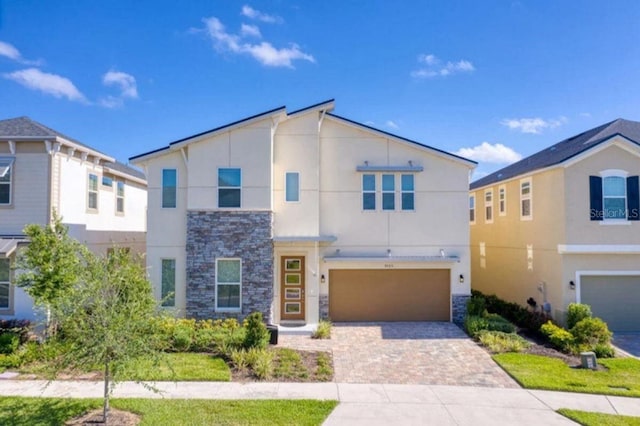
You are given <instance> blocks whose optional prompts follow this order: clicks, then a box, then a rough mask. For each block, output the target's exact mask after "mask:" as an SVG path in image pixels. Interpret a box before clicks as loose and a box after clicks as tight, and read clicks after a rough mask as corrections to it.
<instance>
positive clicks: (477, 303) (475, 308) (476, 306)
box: [467, 295, 487, 317]
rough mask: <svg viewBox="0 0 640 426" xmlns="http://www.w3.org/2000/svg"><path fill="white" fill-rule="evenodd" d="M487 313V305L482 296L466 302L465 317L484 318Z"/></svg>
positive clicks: (476, 296) (472, 297) (473, 297)
mask: <svg viewBox="0 0 640 426" xmlns="http://www.w3.org/2000/svg"><path fill="white" fill-rule="evenodd" d="M486 313H487V304H486V302H485V300H484V297H483V296H480V295H475V296H471V298H469V300H468V301H467V315H473V316H478V317H481V316H484V315H485V314H486Z"/></svg>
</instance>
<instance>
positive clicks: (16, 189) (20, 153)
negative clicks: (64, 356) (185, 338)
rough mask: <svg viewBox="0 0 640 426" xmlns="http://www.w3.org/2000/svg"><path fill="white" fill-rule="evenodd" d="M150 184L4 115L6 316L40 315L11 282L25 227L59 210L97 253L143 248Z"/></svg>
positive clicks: (0, 205)
mask: <svg viewBox="0 0 640 426" xmlns="http://www.w3.org/2000/svg"><path fill="white" fill-rule="evenodd" d="M146 186H147V183H146V180H145V177H144V174H142V173H141V172H140V171H138V170H136V169H133V168H131V167H128V166H126V165H124V164H121V163H117V162H116V161H115V160H114V159H113V158H112V157H109V156H108V155H105V154H103V153H101V152H98V151H96V150H95V149H93V148H90V147H88V146H87V145H84V144H82V143H80V142H78V141H76V140H74V139H71V138H69V137H67V136H64V135H62V134H61V133H58V132H57V131H55V130H52V129H50V128H48V127H46V126H43V125H42V124H40V123H38V122H35V121H33V120H31V119H29V118H27V117H20V118H13V119H8V120H0V318H9V317H16V318H26V319H34V318H35V317H36V313H35V312H34V310H33V304H32V301H31V299H30V298H29V297H28V296H27V295H26V294H25V293H24V291H23V290H22V289H20V288H16V287H14V286H13V285H12V283H13V279H14V274H13V272H12V271H11V265H12V263H13V261H14V260H15V255H16V249H17V247H18V246H19V245H20V244H26V243H27V240H26V238H25V236H24V235H23V233H22V231H23V229H24V227H25V225H27V224H30V223H36V224H41V225H44V224H47V223H50V222H51V218H52V211H54V210H55V211H56V212H57V213H58V215H59V216H61V217H62V221H63V223H64V224H65V225H67V226H68V227H69V234H70V235H71V236H72V237H74V238H76V239H78V240H79V241H80V242H82V243H85V244H87V246H88V247H89V248H90V249H91V250H93V251H95V252H97V253H105V252H106V251H107V250H108V249H109V248H110V247H112V246H113V245H115V244H118V245H120V246H124V247H129V248H130V249H131V250H134V251H143V250H144V248H145V231H146V202H147V200H146Z"/></svg>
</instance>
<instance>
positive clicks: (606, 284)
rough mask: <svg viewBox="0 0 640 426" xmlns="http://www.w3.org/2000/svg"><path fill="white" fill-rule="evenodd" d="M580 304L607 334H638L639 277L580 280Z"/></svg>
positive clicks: (639, 311) (618, 276)
mask: <svg viewBox="0 0 640 426" xmlns="http://www.w3.org/2000/svg"><path fill="white" fill-rule="evenodd" d="M580 301H581V302H582V303H585V304H587V305H590V306H591V311H592V312H593V315H594V316H596V317H600V318H602V319H603V320H604V321H605V322H606V323H607V325H608V326H609V329H610V330H614V331H640V309H638V306H640V276H625V275H615V276H583V277H582V278H581V280H580Z"/></svg>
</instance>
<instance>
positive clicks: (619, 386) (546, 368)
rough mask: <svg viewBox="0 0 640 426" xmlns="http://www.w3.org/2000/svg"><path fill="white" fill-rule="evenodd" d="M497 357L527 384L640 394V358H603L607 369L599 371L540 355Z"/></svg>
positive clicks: (620, 394)
mask: <svg viewBox="0 0 640 426" xmlns="http://www.w3.org/2000/svg"><path fill="white" fill-rule="evenodd" d="M493 359H494V360H495V361H496V362H497V363H498V364H500V366H501V367H502V368H503V369H505V370H506V371H507V373H509V374H510V375H511V376H512V377H513V378H514V379H516V381H517V382H518V383H520V384H521V385H522V386H523V387H525V388H529V389H547V390H557V391H566V392H583V393H595V394H601V395H618V396H633V397H640V360H637V359H635V358H612V359H599V360H598V362H599V363H600V364H601V365H603V366H605V367H606V368H607V369H606V370H598V371H592V370H586V369H581V368H571V367H569V366H568V365H566V364H565V363H564V362H562V361H561V360H559V359H555V358H549V357H545V356H540V355H531V354H517V353H505V354H499V355H494V356H493Z"/></svg>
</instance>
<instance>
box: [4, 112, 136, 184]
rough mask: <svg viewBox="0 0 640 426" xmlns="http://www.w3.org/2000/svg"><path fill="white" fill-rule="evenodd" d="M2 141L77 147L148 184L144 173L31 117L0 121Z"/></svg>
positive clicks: (121, 173)
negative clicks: (41, 142)
mask: <svg viewBox="0 0 640 426" xmlns="http://www.w3.org/2000/svg"><path fill="white" fill-rule="evenodd" d="M0 140H7V141H9V140H12V141H16V142H19V141H43V140H51V141H59V142H64V143H69V144H70V145H77V146H79V147H81V148H84V149H86V150H87V151H89V152H90V153H91V155H97V156H98V157H100V158H101V160H103V163H102V165H103V166H104V167H106V168H107V169H111V170H113V171H114V172H116V174H120V175H127V176H130V177H133V178H136V179H138V180H142V181H144V182H146V178H145V176H144V173H142V172H141V171H140V170H138V169H135V168H133V167H130V166H128V165H126V164H123V163H120V162H118V161H115V159H114V158H113V157H111V156H109V155H107V154H104V153H102V152H100V151H98V150H96V149H94V148H92V147H90V146H89V145H86V144H84V143H82V142H80V141H78V140H76V139H73V138H70V137H69V136H67V135H64V134H62V133H60V132H58V131H57V130H54V129H52V128H50V127H47V126H45V125H44V124H42V123H38V122H37V121H35V120H32V119H31V118H29V117H16V118H9V119H6V120H0Z"/></svg>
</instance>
